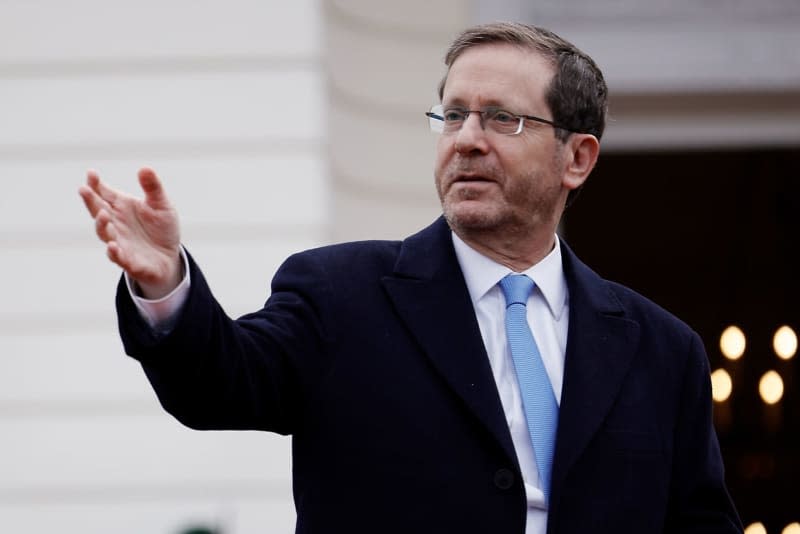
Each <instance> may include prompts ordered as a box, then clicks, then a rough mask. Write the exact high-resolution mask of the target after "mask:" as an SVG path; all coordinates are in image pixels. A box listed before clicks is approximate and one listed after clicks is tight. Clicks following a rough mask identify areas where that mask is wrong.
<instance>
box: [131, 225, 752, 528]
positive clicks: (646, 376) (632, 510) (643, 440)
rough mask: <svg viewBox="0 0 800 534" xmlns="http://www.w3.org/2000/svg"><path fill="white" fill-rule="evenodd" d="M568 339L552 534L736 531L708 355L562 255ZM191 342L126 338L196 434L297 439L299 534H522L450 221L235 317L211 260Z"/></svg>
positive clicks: (368, 247)
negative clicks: (222, 299)
mask: <svg viewBox="0 0 800 534" xmlns="http://www.w3.org/2000/svg"><path fill="white" fill-rule="evenodd" d="M562 252H563V261H564V269H565V273H566V278H567V282H568V285H569V292H570V308H569V309H570V318H569V334H568V342H567V350H566V362H565V371H564V385H563V392H562V397H561V408H560V416H559V427H558V435H557V443H556V452H555V459H554V468H553V481H552V490H551V493H552V496H551V505H550V511H549V524H548V532H549V533H580V534H585V533H589V532H591V533H597V532H608V533H612V532H613V533H615V534H620V533H625V532H630V533H635V534H644V533H656V532H738V531H741V527H740V524H739V521H738V518H737V517H736V512H735V511H734V508H733V506H732V504H731V502H730V499H729V497H728V494H727V492H726V489H725V487H724V483H723V466H722V462H721V459H720V452H719V447H718V444H717V440H716V437H715V434H714V431H713V429H712V423H711V405H710V385H709V376H708V364H707V360H706V356H705V353H704V350H703V345H702V343H701V340H700V339H699V337H698V336H697V334H695V333H694V332H693V331H692V330H690V329H689V328H688V327H687V326H686V325H685V324H683V323H682V322H680V321H679V320H677V319H676V318H675V317H673V316H671V315H670V314H668V313H667V312H665V311H664V310H662V309H661V308H659V307H657V306H656V305H654V304H652V303H651V302H649V301H647V300H646V299H644V298H643V297H641V296H639V295H637V294H635V293H634V292H632V291H630V290H629V289H626V288H624V287H622V286H620V285H617V284H614V283H612V282H608V281H606V280H603V279H601V278H600V277H599V276H598V275H596V274H595V273H594V272H592V271H591V270H590V269H589V268H587V267H586V266H585V265H584V264H583V263H581V262H580V261H579V260H578V259H577V258H576V257H575V255H574V254H573V253H572V252H571V251H570V250H569V248H567V247H566V245H564V246H563V251H562ZM190 263H191V265H190V269H191V276H192V288H191V291H190V295H189V298H188V301H187V304H186V307H185V310H184V311H183V312H182V314H181V317H180V319H179V321H178V323H177V325H176V326H175V328H174V330H173V331H172V332H171V333H170V334H168V335H166V336H163V337H158V336H155V335H154V334H153V333H152V332H151V331H150V330H149V329H148V327H147V326H146V325H145V323H144V322H143V321H142V320H141V318H140V317H139V315H138V314H137V312H136V310H135V308H134V306H133V304H132V302H131V300H130V298H129V296H128V293H127V290H126V289H125V287H124V286H122V285H121V286H120V290H119V292H118V302H117V304H118V310H119V318H120V329H121V333H122V338H123V341H124V344H125V348H126V351H127V353H128V354H130V355H131V356H133V357H135V358H137V359H138V360H140V361H141V362H142V364H143V366H144V369H145V372H146V373H147V376H148V378H149V379H150V381H151V383H152V384H153V386H154V388H155V390H156V392H157V394H158V396H159V399H160V401H161V403H162V404H163V406H164V407H165V408H166V409H167V410H168V411H169V412H170V413H172V414H173V415H174V416H175V417H177V418H178V419H179V420H180V421H181V422H183V423H184V424H186V425H188V426H190V427H193V428H198V429H262V430H270V431H275V432H280V433H283V434H292V436H293V441H292V448H293V479H294V498H295V504H296V508H297V532H300V533H320V532H342V533H361V532H363V533H370V534H375V533H394V532H396V533H404V534H408V533H427V532H430V533H437V534H442V533H449V532H453V533H459V534H465V533H481V534H486V533H500V534H505V533H508V534H522V533H523V532H524V530H525V515H526V500H525V493H524V489H523V483H522V476H521V474H520V470H519V465H518V462H517V459H516V454H515V452H514V448H513V445H512V441H511V436H510V434H509V430H508V427H507V424H506V421H505V417H504V414H503V409H502V406H501V404H500V400H499V396H498V393H497V388H496V385H495V383H494V380H493V377H492V373H491V369H490V367H489V361H488V358H487V355H486V352H485V349H484V346H483V343H482V340H481V336H480V332H479V330H478V324H477V320H476V318H475V313H474V311H473V308H472V304H471V301H470V297H469V294H468V292H467V288H466V285H465V282H464V278H463V275H462V273H461V270H460V268H459V265H458V262H457V260H456V256H455V252H454V250H453V246H452V241H451V237H450V230H449V228H448V227H447V224H446V223H445V222H444V221H443V220H442V219H439V220H438V221H436V222H435V223H434V224H433V225H431V226H430V227H428V228H426V229H424V230H423V231H421V232H420V233H418V234H416V235H414V236H411V237H409V238H408V239H406V240H405V241H403V242H382V241H374V242H361V243H349V244H342V245H335V246H330V247H325V248H321V249H317V250H312V251H308V252H303V253H301V254H297V255H294V256H292V257H290V258H289V259H288V260H287V261H286V262H285V263H284V265H283V266H282V267H281V268H280V269H279V271H278V272H277V274H276V275H275V278H274V280H273V283H272V295H271V296H270V298H269V300H268V301H267V303H266V305H265V306H264V308H263V309H261V310H259V311H257V312H255V313H253V314H250V315H247V316H244V317H242V318H240V319H238V320H236V321H233V320H231V319H229V318H228V317H227V316H226V315H225V313H224V312H223V311H222V309H221V307H220V306H219V304H217V302H216V301H215V300H214V298H213V297H212V295H211V292H210V291H209V289H208V286H207V285H206V282H205V280H204V278H203V276H202V274H201V273H200V271H199V269H198V268H197V266H196V264H195V263H194V261H191V262H190Z"/></svg>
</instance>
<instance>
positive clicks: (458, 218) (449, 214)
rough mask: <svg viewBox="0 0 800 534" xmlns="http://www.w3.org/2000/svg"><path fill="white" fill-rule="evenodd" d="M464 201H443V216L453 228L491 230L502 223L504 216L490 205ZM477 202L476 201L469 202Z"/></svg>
mask: <svg viewBox="0 0 800 534" xmlns="http://www.w3.org/2000/svg"><path fill="white" fill-rule="evenodd" d="M464 204H467V203H466V202H458V203H456V204H455V205H452V204H449V203H445V205H444V209H443V211H444V218H445V219H447V222H448V223H449V224H450V227H451V228H453V229H459V230H466V231H469V230H472V231H476V230H484V231H485V230H491V229H492V228H496V227H498V226H501V225H502V222H503V220H504V217H503V216H502V214H501V213H499V212H498V211H497V210H496V209H492V207H490V206H480V205H477V206H466V205H464ZM470 204H477V203H470Z"/></svg>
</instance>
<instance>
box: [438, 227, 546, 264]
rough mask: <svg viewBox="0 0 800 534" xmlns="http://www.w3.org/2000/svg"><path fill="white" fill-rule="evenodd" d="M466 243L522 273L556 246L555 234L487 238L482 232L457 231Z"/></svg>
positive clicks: (507, 235)
mask: <svg viewBox="0 0 800 534" xmlns="http://www.w3.org/2000/svg"><path fill="white" fill-rule="evenodd" d="M454 231H455V233H456V235H458V237H459V238H461V240H462V241H464V243H466V244H467V245H469V246H470V247H472V248H473V249H475V250H477V251H478V252H480V253H481V254H483V255H484V256H486V257H488V258H491V259H492V260H494V261H496V262H497V263H499V264H501V265H504V266H506V267H508V268H509V269H511V270H512V271H514V272H517V273H520V272H522V271H525V270H527V269H529V268H530V267H531V266H533V265H536V264H537V263H539V262H540V261H542V260H543V259H544V258H545V256H547V255H548V254H550V251H552V250H553V247H554V246H555V241H556V240H555V232H550V233H547V234H544V235H535V236H532V235H525V236H517V235H509V234H505V235H503V236H500V237H496V236H487V235H484V234H482V233H480V232H462V231H459V230H455V229H454Z"/></svg>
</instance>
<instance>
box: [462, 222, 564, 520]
mask: <svg viewBox="0 0 800 534" xmlns="http://www.w3.org/2000/svg"><path fill="white" fill-rule="evenodd" d="M453 246H454V247H455V249H456V256H457V257H458V263H459V264H460V265H461V271H462V272H463V273H464V280H465V281H466V283H467V289H468V290H469V295H470V297H471V298H472V305H473V307H474V308H475V315H476V316H477V318H478V326H479V328H480V331H481V336H482V337H483V343H484V345H485V347H486V353H487V354H488V355H489V363H490V365H491V367H492V373H493V374H494V380H495V382H496V383H497V391H498V392H499V393H500V401H501V402H502V404H503V411H504V412H505V415H506V421H507V422H508V428H509V429H510V431H511V439H512V440H513V442H514V449H515V450H516V452H517V459H518V460H519V466H520V469H521V470H522V477H523V480H524V483H525V494H526V496H527V499H528V515H527V522H526V527H525V532H526V534H544V533H545V531H546V530H547V507H546V505H545V500H544V493H543V492H542V490H541V487H540V483H539V471H538V468H537V466H536V457H535V454H534V452H533V445H532V443H531V438H530V435H529V434H528V423H527V421H526V419H525V412H524V411H523V406H522V397H521V395H520V391H519V385H518V384H517V374H516V371H515V369H514V360H513V359H512V357H511V350H510V349H509V347H508V341H507V339H506V328H505V314H506V300H505V297H504V296H503V290H502V289H500V286H498V285H497V283H498V282H499V281H500V280H502V279H503V277H505V276H506V275H507V274H510V273H511V272H512V271H511V270H510V269H509V268H508V267H505V266H503V265H500V264H499V263H497V262H495V261H494V260H491V259H489V258H487V257H486V256H484V255H482V254H480V253H479V252H477V251H476V250H475V249H473V248H471V247H470V246H469V245H467V244H466V243H464V242H463V241H462V240H461V239H460V238H459V237H458V236H457V235H456V234H455V233H454V234H453ZM518 274H526V275H528V277H529V278H531V280H533V281H534V282H535V283H536V287H535V288H534V290H533V291H532V292H531V296H530V297H528V304H527V311H528V324H529V325H530V327H531V331H532V332H533V337H534V338H535V339H536V344H537V346H538V347H539V352H540V353H541V355H542V360H543V361H544V366H545V368H546V369H547V375H548V377H549V378H550V383H551V384H552V385H553V392H554V393H555V396H556V402H558V403H559V405H560V404H561V386H562V384H563V379H564V356H565V352H566V348H567V326H568V324H567V323H568V322H569V293H568V290H567V281H566V278H565V277H564V269H563V267H562V264H561V247H560V246H559V240H558V236H556V237H555V247H553V250H552V251H551V252H550V254H548V255H547V256H546V257H545V258H544V259H542V260H541V261H540V262H539V263H537V264H536V265H534V266H533V267H531V268H529V269H527V270H526V271H524V272H522V273H518Z"/></svg>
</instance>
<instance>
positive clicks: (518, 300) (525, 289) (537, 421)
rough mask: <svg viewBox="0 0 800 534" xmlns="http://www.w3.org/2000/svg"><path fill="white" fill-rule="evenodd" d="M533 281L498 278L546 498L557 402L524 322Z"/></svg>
mask: <svg viewBox="0 0 800 534" xmlns="http://www.w3.org/2000/svg"><path fill="white" fill-rule="evenodd" d="M534 285H535V284H534V282H533V280H531V279H530V278H528V277H527V276H525V275H524V274H509V275H508V276H506V277H505V278H503V279H502V280H500V288H501V289H502V290H503V295H505V297H506V334H507V335H508V345H509V347H510V348H511V357H512V358H513V359H514V368H515V369H516V371H517V382H518V383H519V390H520V394H521V395H522V403H523V406H524V408H525V419H526V420H527V422H528V433H529V434H530V436H531V442H532V443H533V451H534V453H536V465H537V467H538V468H539V480H540V481H541V484H542V490H543V491H544V498H545V501H546V502H548V503H549V502H550V473H551V469H552V466H553V449H554V444H555V438H556V427H558V404H557V403H556V397H555V393H553V386H552V385H551V384H550V379H549V378H548V376H547V370H546V369H545V367H544V362H543V361H542V355H541V354H540V353H539V347H537V346H536V340H535V339H534V338H533V332H531V329H530V327H529V326H528V317H527V308H526V305H527V303H528V296H529V295H530V294H531V291H533V287H534Z"/></svg>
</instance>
